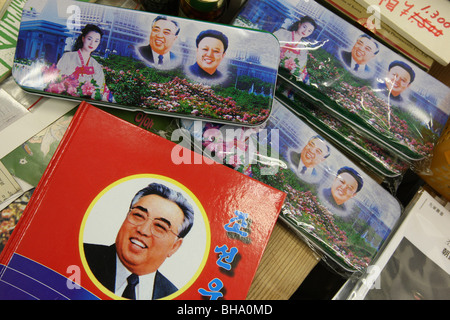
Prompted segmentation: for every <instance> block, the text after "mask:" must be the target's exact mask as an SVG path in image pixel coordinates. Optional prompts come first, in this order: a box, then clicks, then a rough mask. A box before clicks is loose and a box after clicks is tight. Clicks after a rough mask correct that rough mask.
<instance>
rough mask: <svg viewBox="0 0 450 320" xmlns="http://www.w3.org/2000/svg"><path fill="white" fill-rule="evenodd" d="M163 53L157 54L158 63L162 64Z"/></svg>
mask: <svg viewBox="0 0 450 320" xmlns="http://www.w3.org/2000/svg"><path fill="white" fill-rule="evenodd" d="M163 58H164V57H163V55H162V54H160V55H159V56H158V64H163Z"/></svg>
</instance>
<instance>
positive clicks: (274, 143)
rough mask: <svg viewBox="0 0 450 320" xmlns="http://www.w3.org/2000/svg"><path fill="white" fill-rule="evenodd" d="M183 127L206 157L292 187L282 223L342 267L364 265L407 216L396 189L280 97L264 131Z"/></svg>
mask: <svg viewBox="0 0 450 320" xmlns="http://www.w3.org/2000/svg"><path fill="white" fill-rule="evenodd" d="M181 125H182V127H183V128H184V129H185V130H186V133H187V132H189V133H190V135H191V136H192V137H193V140H194V141H195V143H196V145H197V149H199V148H200V149H202V152H203V154H207V155H208V156H211V158H212V159H215V160H216V161H217V162H223V163H225V164H226V165H228V166H230V167H232V168H234V169H235V170H236V171H239V172H242V173H244V174H246V175H248V176H251V177H252V178H254V179H256V180H258V181H261V182H263V183H265V184H267V185H270V186H272V187H274V188H276V189H278V190H282V191H284V192H286V194H287V195H286V200H285V203H284V206H283V209H282V211H281V214H280V220H281V221H284V222H286V223H287V225H288V226H289V227H290V228H291V229H293V230H294V231H295V232H296V234H297V235H299V237H300V238H302V239H304V240H305V241H306V242H307V243H308V244H310V245H311V248H314V249H316V250H317V251H318V252H320V254H321V255H322V256H323V259H324V261H326V262H327V263H329V265H330V266H331V267H333V268H335V269H336V270H338V271H339V272H342V271H343V272H344V273H347V274H348V273H353V272H356V271H363V270H365V268H367V266H368V265H369V263H370V262H371V261H372V259H373V258H374V257H375V256H376V255H377V253H378V252H379V250H380V248H381V247H382V246H383V244H384V242H385V241H386V239H387V238H388V237H389V235H390V233H391V231H392V230H393V229H394V227H395V226H396V225H397V222H398V220H399V218H400V216H401V213H402V207H401V205H400V203H399V201H398V200H397V199H396V198H395V197H394V196H393V195H392V194H391V193H389V192H388V191H387V190H386V189H384V188H383V187H381V186H380V185H379V184H378V182H377V181H375V180H374V179H373V178H372V177H371V176H370V175H369V174H367V173H366V172H365V171H364V170H362V168H361V167H360V166H358V165H357V164H356V163H355V162H353V161H352V160H350V159H349V158H348V157H347V156H346V155H344V154H343V153H342V152H341V151H340V149H337V148H336V147H335V146H334V145H333V144H332V143H331V142H330V140H329V139H327V138H326V137H325V136H321V135H320V134H319V133H318V132H317V131H315V130H314V129H313V128H311V127H310V126H309V125H308V124H307V123H305V122H304V121H303V120H302V119H301V118H300V117H299V116H297V114H296V113H294V112H292V111H291V110H290V109H289V108H288V107H287V106H286V105H285V104H284V103H283V102H282V101H281V100H279V98H278V97H275V100H274V109H273V113H272V115H271V117H270V118H269V121H268V122H267V124H266V125H265V127H264V128H259V129H258V130H256V129H253V128H238V129H236V128H235V127H233V126H226V125H225V126H222V125H218V124H214V123H206V122H200V121H190V120H183V121H182V122H181Z"/></svg>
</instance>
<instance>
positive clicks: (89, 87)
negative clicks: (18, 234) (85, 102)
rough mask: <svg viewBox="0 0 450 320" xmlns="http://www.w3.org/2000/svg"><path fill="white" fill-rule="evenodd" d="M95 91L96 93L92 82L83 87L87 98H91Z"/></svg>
mask: <svg viewBox="0 0 450 320" xmlns="http://www.w3.org/2000/svg"><path fill="white" fill-rule="evenodd" d="M94 91H95V86H94V85H93V84H92V83H90V82H86V83H84V84H83V85H82V86H81V92H82V93H83V95H85V96H91V95H92V94H93V93H94Z"/></svg>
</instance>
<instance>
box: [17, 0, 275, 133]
mask: <svg viewBox="0 0 450 320" xmlns="http://www.w3.org/2000/svg"><path fill="white" fill-rule="evenodd" d="M279 51H280V46H279V42H278V40H277V39H276V38H275V37H274V36H273V35H272V34H270V33H268V32H264V31H258V30H249V29H245V28H239V27H233V26H226V25H221V24H213V23H209V22H200V21H195V20H189V19H183V18H178V17H171V16H161V15H157V14H154V13H150V12H144V11H136V10H129V9H124V8H117V7H111V6H104V5H99V4H95V3H85V2H80V1H56V0H47V1H41V0H39V1H38V0H30V1H28V2H27V3H26V5H25V7H24V10H23V15H22V21H21V25H20V30H19V36H18V41H17V49H16V54H15V59H14V66H13V70H12V71H13V76H14V79H15V80H16V82H17V83H18V84H19V85H20V86H21V87H22V88H23V89H24V90H26V91H28V92H32V93H37V94H41V95H46V96H53V97H58V98H66V99H74V100H80V101H82V100H87V101H89V102H90V103H93V104H98V105H104V106H108V107H115V108H121V109H125V110H131V111H144V112H148V113H157V114H163V115H167V116H177V117H184V118H202V119H206V120H208V121H213V122H223V123H228V124H239V125H243V126H256V125H260V124H262V123H264V122H265V120H266V119H267V118H268V116H269V114H270V110H271V107H272V102H273V94H274V88H275V83H276V79H277V72H278V64H279Z"/></svg>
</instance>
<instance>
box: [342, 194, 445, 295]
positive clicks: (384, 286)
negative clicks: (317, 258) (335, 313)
mask: <svg viewBox="0 0 450 320" xmlns="http://www.w3.org/2000/svg"><path fill="white" fill-rule="evenodd" d="M449 228H450V212H449V210H448V206H445V207H444V205H442V204H441V203H440V202H439V201H438V200H436V199H435V198H434V197H433V196H432V195H431V194H430V193H428V192H427V191H426V190H424V189H422V190H419V192H418V193H417V194H416V196H415V198H414V199H413V200H412V201H411V203H410V205H409V206H408V207H407V209H406V211H405V215H404V217H403V219H402V223H401V224H400V225H399V227H398V229H397V230H395V232H394V233H393V236H392V238H391V239H390V240H389V242H387V245H386V247H385V248H384V249H383V250H382V252H381V254H380V255H379V257H378V258H377V259H376V260H375V261H374V262H373V263H372V264H371V265H370V267H369V268H368V269H367V272H366V273H365V274H364V275H363V276H362V277H360V279H359V280H358V281H357V282H356V284H354V285H353V284H352V285H351V286H350V288H351V289H350V290H349V289H346V288H345V287H346V286H348V285H346V286H344V288H343V289H341V292H339V293H338V295H337V298H339V299H342V298H345V299H349V300H362V299H364V300H449V299H450V239H449V237H448V230H449Z"/></svg>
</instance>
